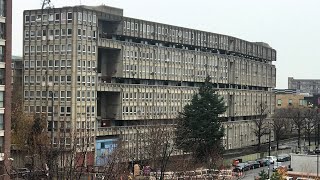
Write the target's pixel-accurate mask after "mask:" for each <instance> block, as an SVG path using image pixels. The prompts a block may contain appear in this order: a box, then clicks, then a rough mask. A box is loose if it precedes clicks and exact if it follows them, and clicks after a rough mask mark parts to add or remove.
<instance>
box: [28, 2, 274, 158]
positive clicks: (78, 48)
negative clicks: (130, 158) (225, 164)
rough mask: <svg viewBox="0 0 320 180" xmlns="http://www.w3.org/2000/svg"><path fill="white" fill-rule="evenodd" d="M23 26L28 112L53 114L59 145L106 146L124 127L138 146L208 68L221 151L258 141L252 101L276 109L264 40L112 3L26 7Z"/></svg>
mask: <svg viewBox="0 0 320 180" xmlns="http://www.w3.org/2000/svg"><path fill="white" fill-rule="evenodd" d="M23 27H24V41H23V42H24V57H23V60H24V103H25V110H26V111H27V112H35V113H40V112H44V113H47V114H48V119H51V116H52V115H54V117H53V119H54V123H53V131H54V141H53V143H54V144H55V145H56V146H66V147H70V146H71V145H72V144H76V145H78V146H81V145H82V144H84V145H88V147H89V148H90V150H91V151H92V152H93V151H95V146H96V147H98V148H97V149H98V150H99V151H103V150H104V149H103V147H104V145H103V146H102V143H106V142H108V143H109V142H113V140H112V139H117V138H118V137H119V135H120V134H121V135H122V138H123V139H124V140H125V141H126V142H128V143H129V144H128V147H130V148H132V152H137V151H138V150H139V146H137V145H135V143H136V142H137V141H134V139H136V137H137V133H138V134H139V133H143V132H144V129H146V128H147V127H148V126H150V125H153V124H167V125H168V124H174V123H175V121H174V119H175V118H176V117H177V115H178V112H180V111H182V109H183V107H184V105H186V104H187V103H188V102H190V100H191V98H192V95H193V94H194V93H196V92H197V91H198V87H199V86H200V85H201V83H202V82H204V80H205V77H206V76H207V75H210V76H211V77H212V82H213V83H214V85H215V87H216V88H217V93H218V94H220V95H221V96H223V97H224V98H225V103H226V105H227V106H228V109H227V111H226V113H225V114H223V116H222V117H224V119H225V121H226V123H225V126H226V127H227V129H228V131H227V132H228V133H226V137H225V140H224V144H225V147H226V148H227V149H234V148H239V147H242V146H244V145H253V144H255V143H256V142H257V140H256V138H255V137H254V135H253V132H252V127H253V123H252V121H251V120H253V119H255V118H257V116H258V112H257V106H258V105H259V104H260V103H265V104H266V105H267V106H268V108H269V110H268V112H269V113H270V114H272V113H273V111H274V108H275V107H274V106H275V95H274V93H273V92H272V91H271V89H272V88H274V87H275V83H276V68H275V66H274V65H272V62H273V61H276V51H275V50H274V49H272V48H271V47H270V46H269V45H267V44H266V43H255V42H248V41H245V40H241V39H238V38H235V37H231V36H226V35H222V34H216V33H210V32H205V31H200V30H195V29H190V28H183V27H178V26H173V25H168V24H162V23H156V22H150V21H145V20H140V19H135V18H130V17H124V16H123V10H122V9H118V8H114V7H109V6H96V7H91V6H75V7H63V8H54V9H45V10H27V11H25V12H24V26H23ZM49 92H53V94H54V96H53V97H52V98H51V95H50V93H49ZM51 99H53V100H54V102H53V107H52V106H51V101H52V100H51ZM52 111H53V113H52ZM61 132H63V134H64V136H61V135H60V134H61ZM109 139H111V140H109ZM104 141H105V142H104ZM95 142H97V143H96V144H95ZM239 142H241V143H239ZM108 146H109V145H108ZM99 153H101V152H99ZM136 158H137V157H136Z"/></svg>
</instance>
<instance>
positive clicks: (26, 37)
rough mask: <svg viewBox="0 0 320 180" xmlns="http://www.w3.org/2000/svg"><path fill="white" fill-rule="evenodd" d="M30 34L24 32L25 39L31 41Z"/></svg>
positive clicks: (26, 31) (27, 31)
mask: <svg viewBox="0 0 320 180" xmlns="http://www.w3.org/2000/svg"><path fill="white" fill-rule="evenodd" d="M29 33H30V32H29V30H25V31H24V39H29V36H30V34H29Z"/></svg>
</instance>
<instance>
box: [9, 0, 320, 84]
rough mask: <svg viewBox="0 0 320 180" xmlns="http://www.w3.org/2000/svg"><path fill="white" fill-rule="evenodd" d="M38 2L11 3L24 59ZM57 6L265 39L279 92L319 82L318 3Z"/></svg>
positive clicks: (16, 48)
mask: <svg viewBox="0 0 320 180" xmlns="http://www.w3.org/2000/svg"><path fill="white" fill-rule="evenodd" d="M41 1H42V0H13V54H14V55H22V35H23V32H22V18H23V17H22V14H23V10H26V9H40V8H41ZM51 1H52V4H53V5H54V6H55V7H62V6H72V5H79V4H80V3H82V4H83V5H101V4H105V5H110V6H114V7H119V8H122V9H124V15H125V16H129V17H134V18H140V19H145V20H151V21H156V22H162V23H167V24H173V25H178V26H183V27H188V28H194V29H199V30H205V31H210V32H215V33H221V34H226V35H231V36H235V37H238V38H241V39H245V40H248V41H254V42H255V41H263V42H266V43H268V44H269V45H270V46H271V47H273V48H274V49H276V50H277V53H278V57H277V58H278V60H277V62H275V63H274V64H275V65H276V66H277V88H287V86H288V85H287V81H288V80H287V79H288V76H293V77H294V78H314V79H320V71H319V70H318V69H319V67H320V53H318V52H320V44H319V42H320V21H319V17H320V11H319V7H320V1H319V0H305V1H301V0H193V1H192V0H51Z"/></svg>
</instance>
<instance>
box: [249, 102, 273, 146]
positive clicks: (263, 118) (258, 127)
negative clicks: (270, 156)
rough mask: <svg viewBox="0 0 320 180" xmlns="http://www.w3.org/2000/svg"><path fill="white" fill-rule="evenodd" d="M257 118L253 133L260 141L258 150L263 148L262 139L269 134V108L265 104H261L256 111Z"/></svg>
mask: <svg viewBox="0 0 320 180" xmlns="http://www.w3.org/2000/svg"><path fill="white" fill-rule="evenodd" d="M256 113H257V116H258V117H257V118H256V119H255V120H253V122H254V124H255V128H254V129H253V133H254V134H255V136H256V137H257V139H258V147H257V148H258V150H260V148H261V137H262V136H264V135H266V134H268V133H269V131H268V124H267V115H268V106H267V105H266V104H265V103H260V104H259V105H258V107H257V109H256Z"/></svg>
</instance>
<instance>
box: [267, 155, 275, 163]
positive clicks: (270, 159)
mask: <svg viewBox="0 0 320 180" xmlns="http://www.w3.org/2000/svg"><path fill="white" fill-rule="evenodd" d="M266 158H267V159H269V161H270V163H271V164H273V163H275V162H277V157H276V156H267V157H266Z"/></svg>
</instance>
